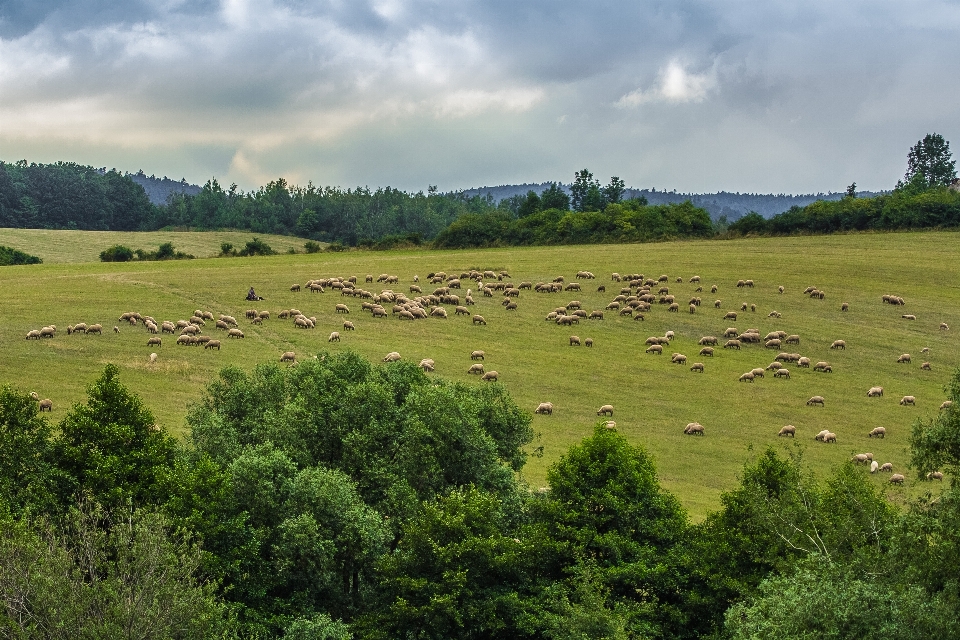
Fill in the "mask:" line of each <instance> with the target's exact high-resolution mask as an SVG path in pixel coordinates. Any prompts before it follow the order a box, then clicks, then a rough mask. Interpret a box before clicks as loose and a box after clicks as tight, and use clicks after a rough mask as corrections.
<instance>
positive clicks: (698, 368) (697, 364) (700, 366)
mask: <svg viewBox="0 0 960 640" xmlns="http://www.w3.org/2000/svg"><path fill="white" fill-rule="evenodd" d="M690 371H698V372H700V373H703V363H702V362H694V363H693V364H692V365H691V366H690Z"/></svg>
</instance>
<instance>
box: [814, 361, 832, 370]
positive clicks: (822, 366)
mask: <svg viewBox="0 0 960 640" xmlns="http://www.w3.org/2000/svg"><path fill="white" fill-rule="evenodd" d="M829 366H830V365H829V364H827V363H826V362H823V361H822V360H821V361H820V362H818V363H817V364H815V365H813V370H814V371H826V370H827V367H829Z"/></svg>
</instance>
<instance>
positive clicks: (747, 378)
mask: <svg viewBox="0 0 960 640" xmlns="http://www.w3.org/2000/svg"><path fill="white" fill-rule="evenodd" d="M755 377H756V376H755V375H754V374H753V372H752V371H747V372H746V373H745V374H743V375H742V376H740V379H739V380H738V381H739V382H753V379H754V378H755Z"/></svg>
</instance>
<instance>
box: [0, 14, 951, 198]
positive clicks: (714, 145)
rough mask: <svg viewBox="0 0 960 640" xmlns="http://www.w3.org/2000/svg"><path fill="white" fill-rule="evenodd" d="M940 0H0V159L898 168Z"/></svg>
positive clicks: (695, 169) (471, 182) (738, 178)
mask: <svg viewBox="0 0 960 640" xmlns="http://www.w3.org/2000/svg"><path fill="white" fill-rule="evenodd" d="M958 63H960V3H958V2H957V0H940V1H936V0H915V1H909V0H892V1H888V2H882V1H875V2H861V1H858V0H841V1H837V0H815V1H809V2H803V1H801V0H792V1H775V0H723V1H716V0H715V1H706V0H680V1H674V2H667V1H659V2H658V1H652V0H634V1H625V0H620V1H606V2H605V1H598V0H594V1H592V2H584V1H583V0H577V1H571V0H549V1H547V0H538V1H517V0H510V1H507V0H491V1H486V2H480V1H473V2H471V1H468V0H445V1H442V2H441V1H439V0H410V1H408V0H373V1H365V0H326V1H317V2H311V1H308V0H220V1H216V0H189V1H183V0H123V1H122V2H117V1H116V0H0V159H2V160H6V161H15V160H18V159H21V158H26V159H27V160H29V161H31V162H52V161H55V160H70V161H75V162H79V163H82V164H90V165H94V166H107V167H117V168H119V169H122V170H128V171H136V170H137V169H143V170H144V171H145V172H146V173H147V174H156V175H158V176H163V175H167V176H169V177H171V178H176V179H179V178H181V177H185V178H186V179H187V180H188V181H190V182H194V183H200V184H202V183H203V182H205V181H206V180H208V179H210V178H211V177H216V178H218V179H219V180H220V182H221V183H222V184H224V185H227V184H229V183H231V182H235V183H237V184H238V185H239V186H240V187H241V188H243V189H253V188H256V187H257V186H259V185H261V184H264V183H265V182H267V181H269V180H271V179H275V178H277V177H280V176H282V177H285V178H287V180H289V181H291V182H293V183H297V184H306V183H307V181H310V180H312V181H313V182H314V183H315V184H319V185H340V186H344V187H349V186H357V185H369V186H371V187H377V186H386V185H391V186H395V187H399V188H402V189H407V190H420V189H424V190H425V189H426V188H427V186H428V185H431V184H432V185H438V186H439V188H440V189H441V190H443V191H446V190H454V189H461V188H468V187H474V186H481V185H497V184H512V183H519V182H542V181H547V180H560V181H563V182H570V181H571V180H572V179H573V174H574V172H575V171H576V170H578V169H581V168H583V167H588V168H589V169H590V170H591V171H593V172H594V174H595V175H596V176H597V177H598V178H600V179H601V180H602V181H604V182H606V181H607V180H608V179H609V178H610V176H612V175H617V176H620V177H621V178H623V179H624V180H625V181H626V183H627V185H628V186H633V187H638V188H643V187H655V188H658V189H677V190H679V191H695V192H707V191H716V190H727V191H749V192H765V193H766V192H773V193H781V192H783V193H808V192H818V191H828V190H833V191H839V190H842V189H844V188H845V187H846V186H847V185H848V184H850V183H851V182H853V181H856V182H857V184H858V186H859V188H861V189H871V190H879V189H886V188H890V187H892V186H893V184H894V183H895V182H896V180H897V179H898V178H900V177H901V176H902V175H903V172H904V170H905V165H906V154H907V151H908V149H909V147H910V146H911V145H912V144H914V143H915V142H916V141H917V140H919V139H920V138H922V137H923V135H924V134H926V133H930V132H938V133H941V134H942V135H944V137H945V138H946V139H947V140H949V141H952V142H953V143H954V149H955V150H956V148H960V64H958Z"/></svg>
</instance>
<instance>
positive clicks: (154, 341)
mask: <svg viewBox="0 0 960 640" xmlns="http://www.w3.org/2000/svg"><path fill="white" fill-rule="evenodd" d="M153 345H156V346H158V347H159V346H161V345H162V342H161V340H160V338H158V337H156V336H154V337H152V338H149V339H148V340H147V346H148V347H152V346H153Z"/></svg>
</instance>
